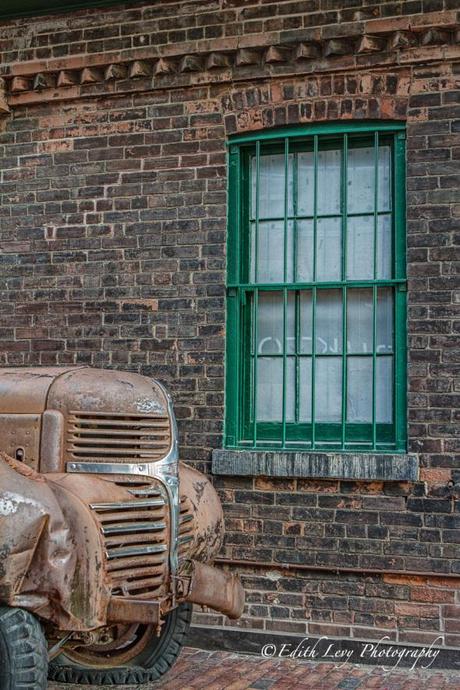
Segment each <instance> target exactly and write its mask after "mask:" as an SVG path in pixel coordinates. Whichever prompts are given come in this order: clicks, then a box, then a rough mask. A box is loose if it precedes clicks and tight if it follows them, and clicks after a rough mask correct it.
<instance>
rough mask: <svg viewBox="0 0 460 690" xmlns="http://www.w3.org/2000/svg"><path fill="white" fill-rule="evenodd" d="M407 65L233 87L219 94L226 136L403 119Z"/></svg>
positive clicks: (406, 86) (408, 83)
mask: <svg viewBox="0 0 460 690" xmlns="http://www.w3.org/2000/svg"><path fill="white" fill-rule="evenodd" d="M410 85H411V73H410V68H408V67H407V66H404V67H400V68H398V69H395V70H388V69H387V70H373V71H372V72H369V71H367V72H363V73H355V72H354V73H352V74H347V73H345V74H343V73H336V74H321V75H308V76H307V77H304V78H303V79H300V78H299V77H294V78H291V79H287V80H286V79H283V80H281V79H279V80H276V81H275V80H272V81H270V82H268V83H263V84H259V85H251V86H247V85H246V84H242V85H241V86H240V88H234V89H232V91H231V92H229V93H227V94H225V96H223V97H222V98H221V103H220V110H221V111H222V114H223V118H224V123H225V131H226V133H227V134H228V135H231V134H235V133H242V132H247V131H254V130H258V129H267V128H270V127H274V126H275V127H278V126H282V125H296V124H301V123H306V122H321V121H331V120H349V119H350V120H352V119H354V120H363V119H369V120H372V119H375V120H385V119H390V120H405V119H406V118H407V110H408V103H409V95H410V94H409V91H410Z"/></svg>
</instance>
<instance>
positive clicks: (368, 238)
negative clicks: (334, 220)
mask: <svg viewBox="0 0 460 690" xmlns="http://www.w3.org/2000/svg"><path fill="white" fill-rule="evenodd" d="M373 277H374V217H373V216H356V217H354V218H348V224H347V278H348V279H349V280H371V279H372V278H373Z"/></svg>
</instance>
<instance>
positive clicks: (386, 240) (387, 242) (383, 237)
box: [377, 216, 392, 279]
mask: <svg viewBox="0 0 460 690" xmlns="http://www.w3.org/2000/svg"><path fill="white" fill-rule="evenodd" d="M391 251H392V247H391V216H379V218H378V224H377V278H385V279H389V278H391V274H392V271H391Z"/></svg>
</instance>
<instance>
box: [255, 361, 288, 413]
mask: <svg viewBox="0 0 460 690" xmlns="http://www.w3.org/2000/svg"><path fill="white" fill-rule="evenodd" d="M256 398H257V400H256V405H257V408H256V409H257V419H258V421H260V422H274V421H281V418H282V412H283V359H282V358H281V357H259V358H258V359H257V396H256Z"/></svg>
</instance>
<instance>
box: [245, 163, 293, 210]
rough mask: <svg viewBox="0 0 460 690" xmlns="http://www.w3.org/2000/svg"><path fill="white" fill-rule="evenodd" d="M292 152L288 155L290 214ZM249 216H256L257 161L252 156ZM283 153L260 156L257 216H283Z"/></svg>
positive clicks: (290, 204)
mask: <svg viewBox="0 0 460 690" xmlns="http://www.w3.org/2000/svg"><path fill="white" fill-rule="evenodd" d="M292 160H293V156H292V154H289V157H288V161H289V162H288V166H289V167H288V180H289V190H288V195H289V204H288V206H289V209H288V215H292V213H293V210H292ZM251 180H252V185H251V186H252V195H251V197H252V198H251V218H255V217H256V188H257V163H256V157H255V156H254V157H253V158H252V177H251ZM284 192H285V185H284V153H280V154H276V155H273V156H260V165H259V218H284Z"/></svg>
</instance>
